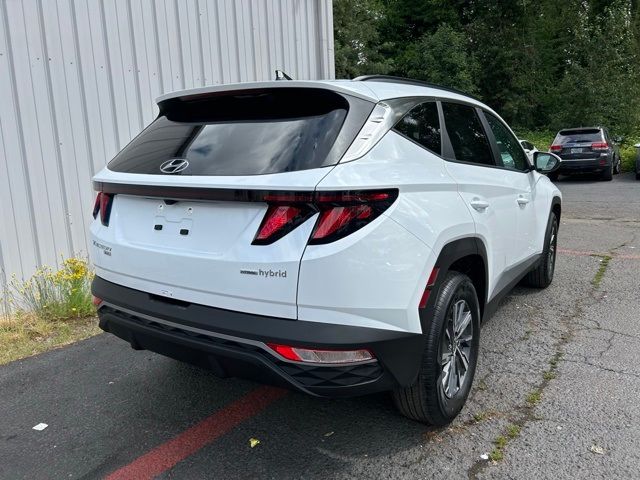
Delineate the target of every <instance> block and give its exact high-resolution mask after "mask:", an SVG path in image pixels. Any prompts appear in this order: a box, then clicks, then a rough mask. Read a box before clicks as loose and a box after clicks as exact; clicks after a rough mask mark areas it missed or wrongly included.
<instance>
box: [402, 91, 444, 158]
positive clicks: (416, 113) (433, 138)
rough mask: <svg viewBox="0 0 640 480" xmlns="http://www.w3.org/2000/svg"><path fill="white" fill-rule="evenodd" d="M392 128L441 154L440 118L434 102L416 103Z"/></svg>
mask: <svg viewBox="0 0 640 480" xmlns="http://www.w3.org/2000/svg"><path fill="white" fill-rule="evenodd" d="M394 130H396V131H398V132H400V133H401V134H403V135H404V136H405V137H407V138H410V139H411V140H413V141H414V142H416V143H418V144H420V145H422V146H423V147H424V148H426V149H427V150H431V151H432V152H434V153H437V154H438V155H441V154H442V140H441V138H440V119H439V117H438V107H437V105H436V102H425V103H421V104H420V105H417V106H416V107H414V108H413V109H411V111H410V112H409V113H407V114H406V115H405V116H404V117H402V119H401V120H400V121H399V122H398V123H397V124H396V126H395V127H394Z"/></svg>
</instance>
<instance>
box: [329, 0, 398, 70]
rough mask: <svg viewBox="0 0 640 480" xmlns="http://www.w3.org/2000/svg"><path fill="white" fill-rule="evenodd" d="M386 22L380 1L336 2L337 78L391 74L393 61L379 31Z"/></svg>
mask: <svg viewBox="0 0 640 480" xmlns="http://www.w3.org/2000/svg"><path fill="white" fill-rule="evenodd" d="M382 19H383V8H382V4H381V2H380V1H379V0H334V2H333V25H334V48H335V53H334V54H335V65H336V77H337V78H353V77H357V76H358V75H364V74H373V73H380V74H384V73H388V72H389V71H390V70H391V65H392V64H393V59H392V58H390V57H385V56H383V55H382V54H381V53H380V51H381V50H382V49H383V48H384V47H385V45H384V44H383V43H382V42H381V39H380V34H379V31H378V28H379V23H380V22H381V21H382Z"/></svg>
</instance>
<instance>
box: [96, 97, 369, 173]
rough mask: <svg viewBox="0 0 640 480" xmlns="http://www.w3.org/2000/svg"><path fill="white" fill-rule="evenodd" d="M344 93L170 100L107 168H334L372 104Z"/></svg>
mask: <svg viewBox="0 0 640 480" xmlns="http://www.w3.org/2000/svg"><path fill="white" fill-rule="evenodd" d="M346 97H347V96H343V95H340V94H338V93H335V92H331V91H328V90H321V89H308V88H274V89H265V90H245V91H240V92H239V91H234V92H224V93H220V94H206V95H193V96H188V97H181V98H173V99H169V100H167V101H165V102H161V104H160V115H159V116H158V118H157V119H156V120H155V121H154V122H153V123H152V124H151V125H149V127H147V128H146V129H145V130H144V131H143V132H142V133H141V134H140V135H139V136H137V137H136V138H135V139H134V140H133V141H132V142H131V143H130V144H129V145H127V146H126V147H125V148H124V149H123V150H122V151H121V152H120V153H119V154H118V155H117V156H116V157H115V158H114V159H113V160H112V161H111V162H110V163H109V165H108V168H109V169H110V170H113V171H118V172H127V173H146V174H163V173H165V172H163V171H161V170H160V166H161V165H163V164H164V163H165V162H167V161H170V160H172V159H178V160H186V162H188V166H187V167H186V168H184V170H181V171H180V172H176V173H177V174H180V175H260V174H272V173H283V172H292V171H297V170H306V169H310V168H318V167H324V166H328V165H335V164H336V163H337V162H338V161H339V160H340V157H341V156H342V154H343V153H344V150H346V148H347V147H348V146H349V144H350V143H351V141H352V140H353V137H354V136H355V134H356V133H357V131H358V129H359V128H360V127H361V126H362V123H363V122H364V120H366V118H367V116H368V114H369V113H370V111H371V109H372V108H373V104H369V102H366V101H365V100H360V99H356V98H354V97H350V99H347V98H346ZM354 104H356V108H352V107H353V106H354ZM364 104H366V105H364ZM350 110H354V111H353V112H351V113H353V115H351V117H352V119H351V122H350V126H349V127H348V128H346V129H345V128H344V126H345V123H346V122H347V117H348V116H349V113H350ZM354 115H355V117H357V118H353V117H354ZM347 123H349V122H347ZM341 133H342V134H343V135H342V136H341ZM338 140H340V141H338ZM182 164H184V162H183V163H182Z"/></svg>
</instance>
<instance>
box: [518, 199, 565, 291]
mask: <svg viewBox="0 0 640 480" xmlns="http://www.w3.org/2000/svg"><path fill="white" fill-rule="evenodd" d="M557 247H558V218H557V217H556V214H555V213H553V212H552V213H551V216H550V217H549V222H548V225H547V233H546V235H545V237H544V249H543V250H542V258H541V259H540V264H539V265H538V266H537V267H536V268H535V269H533V270H531V271H530V272H529V273H528V274H527V276H526V277H524V283H525V284H526V285H529V286H530V287H535V288H547V287H548V286H549V285H551V282H552V281H553V273H554V272H555V269H556V254H557V250H558V249H557Z"/></svg>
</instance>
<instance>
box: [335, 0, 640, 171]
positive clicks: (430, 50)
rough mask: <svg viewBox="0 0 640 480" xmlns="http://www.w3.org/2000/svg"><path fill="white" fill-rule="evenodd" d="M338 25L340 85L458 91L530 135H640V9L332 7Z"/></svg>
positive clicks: (408, 2)
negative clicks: (374, 76) (366, 78)
mask: <svg viewBox="0 0 640 480" xmlns="http://www.w3.org/2000/svg"><path fill="white" fill-rule="evenodd" d="M334 24H335V26H336V34H335V36H336V72H337V76H339V77H345V76H346V77H353V76H356V75H361V74H367V73H392V74H395V75H400V76H408V77H413V78H418V79H424V80H428V81H431V82H434V83H440V84H443V85H447V86H453V87H457V88H461V89H463V90H466V91H468V92H470V93H475V94H476V95H477V96H479V97H480V98H482V99H483V100H484V101H485V102H487V103H488V104H489V105H490V106H492V107H493V108H494V109H496V110H497V111H498V112H499V113H500V114H501V115H502V116H503V117H504V118H505V119H506V120H507V121H508V122H509V123H510V124H512V125H515V126H516V127H519V129H520V130H524V131H541V132H542V131H545V132H546V131H553V132H554V133H555V132H557V131H558V130H559V129H560V128H567V127H574V126H587V125H604V126H607V127H608V128H609V129H610V131H611V132H612V133H613V134H614V135H625V136H628V137H631V136H634V135H635V136H638V134H639V133H640V1H638V0H567V1H565V2H557V1H556V0H536V1H534V0H518V1H515V2H514V1H513V0H483V1H482V2H480V1H478V0H471V1H462V0H453V1H450V2H442V1H441V0H354V1H348V0H335V2H334ZM551 135H552V134H551ZM551 135H550V136H551ZM529 137H531V136H530V135H529V136H528V137H527V138H528V139H529V140H531V141H533V142H534V143H536V145H537V146H538V148H540V149H541V150H543V149H546V148H547V147H548V144H549V143H550V141H549V140H548V139H547V138H546V137H545V138H541V141H540V143H542V145H539V144H537V142H536V139H535V138H529ZM629 145H630V144H625V145H624V147H625V150H624V152H625V153H624V155H623V158H624V159H625V165H629V164H630V162H631V160H630V158H632V150H631V149H630V148H629Z"/></svg>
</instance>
